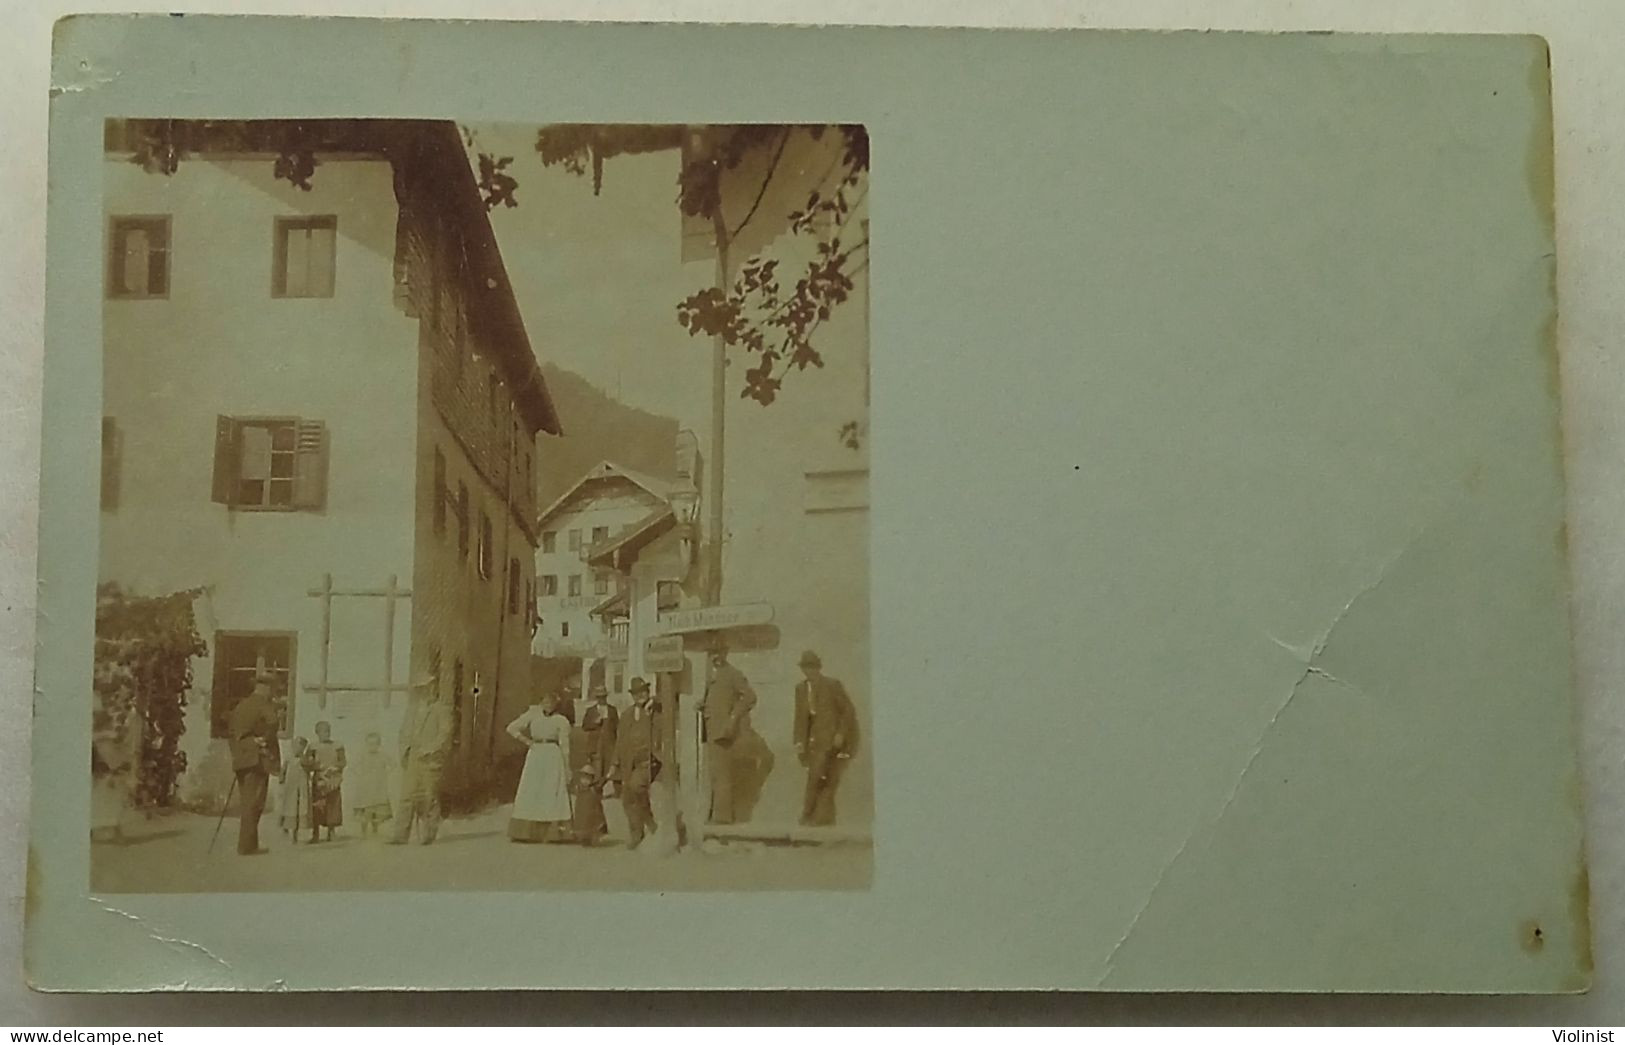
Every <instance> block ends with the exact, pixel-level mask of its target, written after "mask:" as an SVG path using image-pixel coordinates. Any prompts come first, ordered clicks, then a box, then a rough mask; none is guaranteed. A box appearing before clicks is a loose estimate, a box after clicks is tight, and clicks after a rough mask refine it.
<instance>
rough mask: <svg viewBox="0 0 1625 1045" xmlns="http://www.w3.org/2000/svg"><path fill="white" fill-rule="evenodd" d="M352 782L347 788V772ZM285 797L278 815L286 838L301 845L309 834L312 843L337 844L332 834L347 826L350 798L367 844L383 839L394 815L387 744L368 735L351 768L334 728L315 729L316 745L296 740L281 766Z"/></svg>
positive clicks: (320, 725)
mask: <svg viewBox="0 0 1625 1045" xmlns="http://www.w3.org/2000/svg"><path fill="white" fill-rule="evenodd" d="M347 770H348V771H349V782H348V784H346V782H345V776H346V771H347ZM278 783H279V785H280V786H281V794H280V795H279V800H278V802H277V812H278V814H279V818H280V820H281V824H282V833H283V834H284V835H287V836H288V839H289V841H291V842H294V843H298V841H299V835H300V832H301V831H304V830H307V829H308V830H309V831H310V839H309V840H310V841H311V842H320V841H323V840H324V836H323V832H324V831H325V832H326V835H325V840H326V841H332V840H333V832H334V830H335V829H336V828H338V827H339V826H340V825H342V824H343V823H344V799H345V796H346V793H348V797H349V800H350V808H351V809H352V811H353V812H354V814H355V819H356V823H357V826H358V827H359V829H360V832H361V836H362V837H363V838H366V837H371V836H373V835H376V834H377V833H378V829H379V827H380V826H381V825H382V824H383V823H384V822H385V821H387V820H388V819H389V818H390V816H391V815H392V811H391V807H390V801H389V761H388V760H387V759H386V758H385V757H384V750H383V739H382V738H381V737H380V736H379V735H378V734H377V733H368V734H367V739H366V747H365V748H364V749H363V751H362V752H361V755H360V757H359V758H357V759H356V761H355V763H354V764H353V765H352V764H351V762H350V761H349V759H348V757H347V756H346V754H345V751H344V745H343V744H338V743H334V741H333V727H332V726H331V725H330V724H329V723H327V722H318V723H316V739H315V741H314V742H311V741H307V740H306V739H305V738H304V737H294V738H293V752H292V755H291V757H289V758H288V759H287V761H285V762H284V763H283V764H282V772H281V775H280V776H279V777H278Z"/></svg>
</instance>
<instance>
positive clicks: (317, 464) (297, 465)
mask: <svg viewBox="0 0 1625 1045" xmlns="http://www.w3.org/2000/svg"><path fill="white" fill-rule="evenodd" d="M293 505H294V507H295V508H302V509H304V510H306V511H320V510H322V509H323V508H325V507H327V425H325V424H324V423H322V422H321V421H300V422H299V423H298V426H297V431H296V435H295V439H294V461H293Z"/></svg>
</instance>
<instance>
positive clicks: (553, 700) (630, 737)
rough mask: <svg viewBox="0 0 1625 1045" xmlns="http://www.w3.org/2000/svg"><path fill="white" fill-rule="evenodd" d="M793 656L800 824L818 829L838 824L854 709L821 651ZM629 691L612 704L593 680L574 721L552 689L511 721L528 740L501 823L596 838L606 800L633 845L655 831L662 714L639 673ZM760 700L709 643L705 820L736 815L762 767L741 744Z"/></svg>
mask: <svg viewBox="0 0 1625 1045" xmlns="http://www.w3.org/2000/svg"><path fill="white" fill-rule="evenodd" d="M798 665H799V667H800V669H801V673H802V676H803V678H802V680H801V682H799V683H798V684H797V685H796V689H795V719H794V743H795V749H796V756H797V758H798V760H799V761H800V763H801V765H802V767H803V768H804V769H805V771H806V783H805V786H804V789H803V796H802V807H801V816H800V822H801V824H803V825H806V826H825V825H829V824H833V823H834V822H835V794H836V790H837V789H838V788H839V786H840V780H841V775H842V773H843V772H844V770H845V768H846V765H847V764H848V762H849V761H850V760H851V758H852V756H853V754H854V753H855V752H856V750H857V741H858V722H857V714H856V711H855V710H854V708H853V705H852V700H851V698H850V697H849V696H848V695H847V692H846V687H845V686H843V685H842V684H841V682H840V681H839V680H838V679H834V678H831V677H829V676H827V675H825V674H824V673H823V662H822V661H821V659H820V658H819V656H818V654H817V653H815V652H813V651H812V650H808V651H806V652H805V653H803V654H802V655H801V657H800V659H799V661H798ZM627 688H628V692H629V694H630V695H631V698H632V703H631V705H630V706H629V707H627V708H626V709H625V710H624V711H618V710H617V709H616V708H615V707H614V706H613V705H612V704H610V703H609V691H608V689H607V688H606V687H605V686H604V685H603V684H602V683H599V684H595V685H594V686H593V687H592V688H591V691H590V693H589V698H590V701H591V702H590V703H589V704H588V705H587V707H586V709H585V710H584V711H583V712H582V714H581V724H580V726H579V727H576V726H574V725H573V724H572V721H571V716H570V715H569V714H568V705H567V703H566V701H565V700H564V699H563V698H562V697H560V696H559V695H557V694H550V695H548V696H545V697H543V698H542V699H541V700H540V701H538V702H537V703H536V704H534V705H532V706H531V707H530V708H528V709H527V710H526V711H525V712H524V713H523V714H522V715H520V716H519V717H518V718H516V719H514V721H513V722H511V723H510V724H509V725H508V735H509V736H510V737H512V738H513V739H515V740H517V741H518V742H520V743H521V744H524V745H525V746H526V748H527V751H526V754H525V763H524V768H523V770H522V771H521V774H520V778H519V786H518V789H517V791H516V792H515V794H514V804H513V814H512V817H511V818H510V819H509V822H508V837H509V838H510V839H511V840H512V841H515V842H576V843H580V844H583V845H597V844H598V843H599V842H601V841H602V840H603V839H604V837H605V836H606V835H607V834H608V832H609V827H608V823H607V821H606V819H605V817H604V800H605V799H606V798H611V797H618V798H619V799H620V800H621V806H622V808H623V810H624V811H625V813H626V826H627V845H628V847H629V848H632V849H636V848H638V847H639V846H640V845H641V844H643V842H644V840H645V838H647V837H649V836H650V835H651V834H653V833H654V832H655V831H656V830H657V827H658V826H659V825H657V824H656V821H655V814H654V807H653V802H652V801H651V789H652V788H653V786H654V785H655V783H656V782H657V781H658V780H660V779H661V774H662V771H663V770H664V769H665V767H666V765H667V763H668V761H669V753H668V751H667V748H668V745H669V737H670V734H669V733H668V722H667V720H666V713H665V710H664V709H663V708H662V707H661V706H660V705H659V703H658V702H657V701H656V700H655V694H654V691H653V689H652V687H651V686H650V685H649V682H648V681H647V680H646V679H643V678H634V679H633V680H632V682H631V684H630V685H629V686H628V687H627ZM756 703H757V697H756V691H755V690H754V689H753V688H752V687H751V684H750V680H749V679H748V678H746V677H745V674H744V672H742V671H740V670H739V669H738V668H736V667H734V666H733V665H732V664H730V663H729V662H728V650H727V647H726V646H725V645H723V644H721V643H718V644H716V645H715V646H713V647H712V649H711V651H710V669H709V671H708V678H707V682H706V688H705V696H704V700H703V702H702V704H701V709H700V723H701V729H702V731H703V732H702V739H703V741H704V744H705V750H706V762H707V769H708V776H709V780H710V796H709V797H710V815H709V820H710V822H711V823H713V824H732V823H735V822H737V821H738V820H739V819H741V818H742V814H743V813H744V812H745V811H744V809H743V808H742V802H741V799H742V792H743V791H744V790H745V788H744V787H743V785H744V783H745V780H744V778H745V777H746V776H747V775H748V774H751V773H753V772H757V773H760V771H761V768H762V767H761V766H760V765H759V764H757V756H756V754H755V753H754V752H753V751H752V750H751V748H750V745H749V744H748V743H747V740H748V739H749V738H755V733H754V731H753V730H752V729H751V721H750V720H751V712H752V710H753V709H754V708H755V707H756ZM758 740H759V738H758ZM764 753H765V750H764ZM768 758H771V756H770V755H769V756H768ZM762 775H765V774H762Z"/></svg>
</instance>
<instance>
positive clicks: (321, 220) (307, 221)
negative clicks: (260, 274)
mask: <svg viewBox="0 0 1625 1045" xmlns="http://www.w3.org/2000/svg"><path fill="white" fill-rule="evenodd" d="M337 231H338V219H337V218H335V217H334V216H333V215H331V214H326V215H321V216H318V217H310V218H278V219H276V233H275V247H274V254H275V256H274V257H273V259H272V268H271V295H272V296H273V297H279V298H330V297H332V296H333V248H334V243H335V241H336V239H337V236H336V233H337Z"/></svg>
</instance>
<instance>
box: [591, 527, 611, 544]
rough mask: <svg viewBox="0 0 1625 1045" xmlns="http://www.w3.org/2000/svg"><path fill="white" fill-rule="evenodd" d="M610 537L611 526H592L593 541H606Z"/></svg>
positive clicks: (595, 542)
mask: <svg viewBox="0 0 1625 1045" xmlns="http://www.w3.org/2000/svg"><path fill="white" fill-rule="evenodd" d="M608 539H609V527H608V526H594V527H593V528H592V543H594V544H597V543H598V542H599V541H605V540H608Z"/></svg>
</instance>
